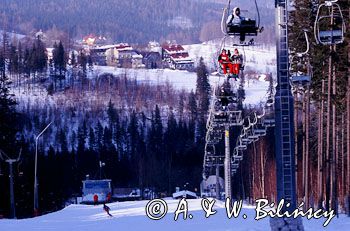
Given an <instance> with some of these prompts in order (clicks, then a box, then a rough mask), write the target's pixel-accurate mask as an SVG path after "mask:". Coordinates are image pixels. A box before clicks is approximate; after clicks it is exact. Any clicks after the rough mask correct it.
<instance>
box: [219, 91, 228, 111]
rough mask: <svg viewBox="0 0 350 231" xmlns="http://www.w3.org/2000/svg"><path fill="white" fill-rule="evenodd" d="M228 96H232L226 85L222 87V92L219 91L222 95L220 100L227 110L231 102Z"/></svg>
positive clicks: (224, 109) (223, 107)
mask: <svg viewBox="0 0 350 231" xmlns="http://www.w3.org/2000/svg"><path fill="white" fill-rule="evenodd" d="M228 96H230V94H229V92H227V90H226V89H225V87H224V86H222V87H221V89H220V92H219V97H220V102H221V106H222V109H223V111H226V109H227V106H228V104H229V99H228Z"/></svg>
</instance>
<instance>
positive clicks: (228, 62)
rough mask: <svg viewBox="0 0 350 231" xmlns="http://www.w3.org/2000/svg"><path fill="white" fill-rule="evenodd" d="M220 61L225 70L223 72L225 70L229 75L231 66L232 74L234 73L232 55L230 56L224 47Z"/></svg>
mask: <svg viewBox="0 0 350 231" xmlns="http://www.w3.org/2000/svg"><path fill="white" fill-rule="evenodd" d="M218 61H219V63H220V64H221V67H222V70H223V72H224V74H225V76H226V77H228V74H227V68H229V70H230V74H233V66H232V62H231V59H230V56H228V55H227V54H226V50H225V49H223V50H222V52H221V54H220V55H219V57H218Z"/></svg>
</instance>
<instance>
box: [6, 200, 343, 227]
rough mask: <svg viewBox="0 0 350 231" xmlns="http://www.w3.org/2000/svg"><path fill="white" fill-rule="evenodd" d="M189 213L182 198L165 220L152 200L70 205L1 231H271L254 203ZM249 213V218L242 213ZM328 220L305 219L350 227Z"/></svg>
mask: <svg viewBox="0 0 350 231" xmlns="http://www.w3.org/2000/svg"><path fill="white" fill-rule="evenodd" d="M187 201H188V207H189V214H191V215H193V219H189V218H187V219H186V220H184V219H183V214H180V216H179V219H178V220H177V221H174V211H175V210H176V208H177V206H178V200H166V202H167V205H168V208H169V211H168V213H167V215H166V216H165V217H164V218H163V219H161V220H157V221H155V220H151V219H149V218H148V217H147V216H146V212H145V207H146V204H147V203H148V201H133V202H118V203H112V204H108V206H109V207H110V208H111V214H112V215H113V217H109V216H108V215H107V214H106V213H105V212H104V211H103V209H102V205H98V206H93V205H70V206H68V207H66V208H65V209H63V210H61V211H58V212H55V213H51V214H47V215H44V216H41V217H36V218H31V219H23V220H6V219H3V220H0V229H1V231H13V230H16V231H34V230H45V231H46V230H50V231H67V230H69V231H78V230H79V231H80V230H84V231H100V230H123V231H124V230H132V231H148V230H149V231H151V230H152V231H158V230H159V231H160V230H167V231H172V230H174V231H175V230H176V231H179V230H185V231H187V230H188V231H195V230H201V231H206V230H208V231H266V230H270V224H269V218H264V219H261V220H259V221H255V220H254V217H255V210H254V209H253V208H254V207H253V206H251V205H243V209H242V211H241V214H240V216H239V217H238V218H231V219H228V218H227V215H226V209H225V208H224V203H223V202H220V201H216V203H215V205H214V210H217V213H216V214H215V215H213V216H211V217H209V218H205V213H204V211H203V210H202V208H201V200H200V199H196V200H187ZM243 214H246V215H247V217H248V218H247V219H243V218H242V215H243ZM324 221H325V219H324V218H321V219H318V220H316V219H312V220H306V219H303V224H304V228H305V230H306V231H313V230H325V231H333V230H334V231H335V230H337V231H338V230H344V231H345V230H349V227H350V218H348V217H345V216H344V215H341V216H340V217H339V218H338V219H337V218H334V219H333V220H332V221H331V222H330V224H329V225H328V226H327V227H326V228H324V227H323V226H322V225H323V223H324Z"/></svg>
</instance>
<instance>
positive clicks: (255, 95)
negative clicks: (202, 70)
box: [95, 66, 269, 104]
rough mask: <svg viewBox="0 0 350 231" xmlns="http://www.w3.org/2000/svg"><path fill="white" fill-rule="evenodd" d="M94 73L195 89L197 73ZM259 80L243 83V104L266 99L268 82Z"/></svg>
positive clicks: (99, 70) (216, 79)
mask: <svg viewBox="0 0 350 231" xmlns="http://www.w3.org/2000/svg"><path fill="white" fill-rule="evenodd" d="M95 73H98V74H103V73H112V74H115V75H121V74H126V75H127V76H129V77H130V78H135V79H137V81H139V82H148V83H150V84H166V83H169V84H171V85H172V86H174V87H175V88H176V89H178V90H182V89H184V90H187V91H191V90H193V91H195V90H196V81H197V74H196V73H195V72H188V71H181V70H170V69H125V68H115V67H106V66H96V67H95ZM261 76H262V77H261V78H259V80H247V81H246V83H245V91H246V100H245V101H244V103H245V104H257V103H259V102H261V101H266V92H267V88H268V86H269V83H268V82H267V81H265V79H264V78H263V77H264V76H265V74H262V75H261ZM209 80H210V84H211V85H212V86H216V84H218V83H223V81H224V78H223V77H219V76H216V75H210V76H209ZM231 81H232V84H233V85H235V86H236V87H238V84H239V81H237V82H235V81H233V80H231Z"/></svg>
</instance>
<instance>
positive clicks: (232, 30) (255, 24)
mask: <svg viewBox="0 0 350 231" xmlns="http://www.w3.org/2000/svg"><path fill="white" fill-rule="evenodd" d="M254 2H255V6H256V11H257V16H258V17H257V20H255V19H249V18H243V17H241V18H240V23H235V22H232V20H231V22H227V20H228V17H229V15H230V14H231V12H230V4H231V0H229V1H228V6H227V7H226V8H225V9H224V12H223V15H222V20H221V29H222V32H223V33H224V34H225V35H229V36H239V38H240V42H241V43H243V42H244V41H245V38H246V36H257V35H258V33H259V32H262V30H263V28H260V12H259V7H258V4H257V2H256V0H254ZM235 9H236V8H235Z"/></svg>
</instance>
